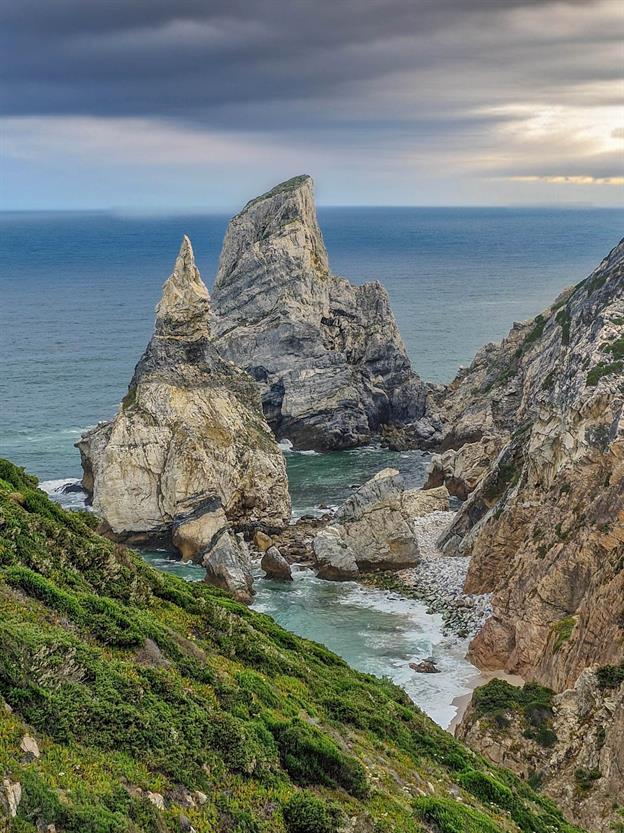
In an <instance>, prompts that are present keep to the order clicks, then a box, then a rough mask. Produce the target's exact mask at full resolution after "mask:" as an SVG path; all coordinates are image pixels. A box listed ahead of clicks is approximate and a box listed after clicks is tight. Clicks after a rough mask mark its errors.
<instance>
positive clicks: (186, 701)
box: [0, 461, 578, 833]
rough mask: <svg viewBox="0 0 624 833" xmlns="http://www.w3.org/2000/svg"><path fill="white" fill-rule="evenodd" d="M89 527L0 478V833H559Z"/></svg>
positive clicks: (373, 694)
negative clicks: (11, 798)
mask: <svg viewBox="0 0 624 833" xmlns="http://www.w3.org/2000/svg"><path fill="white" fill-rule="evenodd" d="M95 523H96V520H95V519H94V517H93V516H90V515H88V514H86V513H70V512H66V511H64V510H63V509H61V508H60V507H59V506H58V505H57V504H55V503H53V502H52V501H50V500H49V499H48V498H47V496H46V495H45V494H44V493H43V492H41V491H39V490H38V489H37V481H36V479H35V478H34V477H31V476H29V475H27V474H26V473H25V472H24V471H23V470H21V469H18V468H16V467H15V466H13V465H12V464H11V463H9V462H7V461H0V635H1V636H0V639H1V642H0V807H2V806H3V807H4V811H0V830H5V831H7V833H36V831H40V830H48V829H51V830H52V829H55V830H56V833H62V832H63V831H71V833H124V831H128V833H131V832H133V833H139V831H140V832H141V833H143V831H145V833H167V832H168V831H172V833H178V831H185V830H187V831H190V830H192V829H194V830H195V831H197V833H208V832H209V831H210V833H212V831H225V832H226V833H274V832H275V833H336V831H338V830H345V831H354V833H355V831H365V833H415V831H440V833H496V832H497V831H510V832H511V831H524V832H526V833H556V832H557V831H560V832H561V833H575V831H578V828H575V827H573V826H572V825H569V824H567V823H566V822H565V821H564V820H563V818H562V816H561V815H560V813H559V811H558V810H557V809H556V808H555V807H554V805H553V804H552V803H551V802H550V801H548V800H547V799H545V798H543V797H541V796H539V795H538V794H536V793H535V792H533V791H532V790H531V789H530V787H529V786H528V785H526V784H525V783H524V782H522V781H520V780H519V779H518V778H516V777H515V776H514V775H512V774H511V773H510V772H507V771H505V770H502V769H497V768H496V767H493V766H491V765H489V764H488V763H487V762H486V761H485V760H484V759H482V758H481V757H479V756H477V755H475V754H474V753H473V752H471V751H470V750H469V749H468V748H467V747H465V746H463V745H462V744H461V743H459V742H457V741H455V740H454V739H453V738H452V737H451V735H449V734H448V733H446V732H444V731H443V730H441V729H440V728H438V727H437V726H436V725H435V724H434V723H433V722H432V721H431V720H430V719H429V718H428V717H427V716H426V715H424V714H423V713H422V712H421V711H420V710H419V709H418V708H417V707H416V706H414V705H413V704H412V703H411V701H410V700H409V698H408V697H407V695H406V694H405V693H404V692H403V691H402V690H401V689H399V688H397V687H396V686H394V685H393V684H391V683H390V682H388V681H385V680H380V679H377V678H375V677H372V676H368V675H366V674H361V673H358V672H356V671H353V670H351V669H350V668H349V667H348V665H347V664H346V663H345V662H344V661H343V660H342V659H340V658H339V657H337V656H335V655H334V654H332V653H330V652H329V651H328V650H326V649H325V648H323V647H322V646H320V645H318V644H316V643H313V642H309V641H307V640H305V639H301V638H299V637H297V636H294V635H293V634H291V633H289V632H287V631H285V630H283V629H282V628H280V627H279V626H278V625H276V624H275V622H273V620H272V619H270V618H269V617H267V616H264V615H261V614H258V613H255V612H254V611H251V610H248V609H247V608H246V607H244V606H242V605H240V604H237V603H235V602H233V601H232V600H231V599H229V598H228V597H227V596H226V595H224V594H223V593H221V592H219V591H218V590H215V589H214V588H212V587H209V586H208V585H205V584H202V583H193V584H190V583H187V582H184V581H182V580H180V579H178V578H176V577H174V576H172V575H167V574H164V573H160V572H158V571H156V570H154V569H152V568H151V567H149V566H148V565H147V564H145V563H144V562H143V561H142V559H141V557H140V556H139V555H138V554H137V553H135V552H132V551H131V550H128V549H126V548H123V547H120V546H118V545H115V544H114V543H112V542H110V541H109V540H107V539H105V538H102V537H101V536H99V535H98V534H97V533H96V532H95V531H94V524H95ZM24 736H28V737H31V738H34V739H35V740H36V742H37V744H38V747H39V756H38V757H36V756H33V755H32V753H31V754H28V753H25V752H24V751H22V749H21V748H20V744H21V743H22V740H23V738H24ZM16 783H19V784H20V786H21V800H20V802H19V806H18V809H17V815H16V816H14V817H12V816H11V815H10V813H9V811H8V804H7V801H6V795H7V789H8V788H9V787H10V785H12V784H16ZM49 825H54V828H48V826H49Z"/></svg>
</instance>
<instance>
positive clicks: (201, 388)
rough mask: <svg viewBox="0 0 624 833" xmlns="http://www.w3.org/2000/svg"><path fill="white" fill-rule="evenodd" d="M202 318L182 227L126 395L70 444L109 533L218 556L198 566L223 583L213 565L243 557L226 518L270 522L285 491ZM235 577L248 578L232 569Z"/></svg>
mask: <svg viewBox="0 0 624 833" xmlns="http://www.w3.org/2000/svg"><path fill="white" fill-rule="evenodd" d="M212 320H213V318H212V311H211V305H210V297H209V294H208V290H207V289H206V287H205V285H204V284H203V282H202V280H201V277H200V274H199V270H198V269H197V267H196V265H195V259H194V256H193V250H192V247H191V243H190V240H189V239H188V237H185V238H184V240H183V242H182V246H181V248H180V253H179V255H178V257H177V260H176V263H175V268H174V271H173V273H172V275H171V276H170V277H169V279H168V280H167V282H166V283H165V285H164V287H163V295H162V299H161V301H160V303H159V304H158V306H157V308H156V326H155V331H154V335H153V336H152V339H151V341H150V343H149V345H148V347H147V349H146V351H145V353H144V354H143V356H142V357H141V359H140V361H139V363H138V364H137V366H136V369H135V372H134V376H133V378H132V381H131V382H130V386H129V388H128V393H127V395H126V396H125V398H124V400H123V402H122V404H121V406H120V408H119V410H118V412H117V414H116V416H115V417H114V419H113V420H111V421H110V422H106V423H101V424H99V425H98V426H97V427H96V428H95V429H93V430H92V431H89V432H88V433H86V434H85V435H84V436H83V437H82V438H81V440H80V441H79V442H78V443H77V446H78V448H79V449H80V453H81V457H82V466H83V470H84V477H83V484H84V487H85V488H86V490H87V491H88V492H89V494H90V495H91V499H92V503H93V508H94V510H95V512H96V513H97V514H98V515H99V516H100V517H101V518H102V520H103V525H104V527H105V529H106V530H107V532H108V533H109V534H110V535H112V536H113V537H115V538H116V539H118V540H122V541H130V542H135V543H142V542H145V543H147V542H165V543H168V542H172V543H173V544H174V545H175V546H177V548H178V549H179V550H180V552H181V553H182V555H183V557H184V558H189V559H193V560H195V561H198V562H202V563H206V566H207V568H208V567H209V566H210V565H208V563H207V560H208V561H209V560H210V558H211V554H213V555H214V557H215V558H216V557H217V555H218V557H219V561H220V567H219V569H218V570H214V569H212V567H214V566H215V565H212V566H211V568H210V569H208V573H209V575H210V574H211V573H212V574H213V575H216V574H218V575H219V579H218V582H216V583H219V584H220V585H221V586H226V584H227V582H226V581H224V580H223V572H224V569H225V568H224V567H223V564H232V563H234V562H238V561H241V559H242V561H241V563H242V562H244V560H245V559H244V552H243V548H242V544H241V543H240V541H239V540H238V538H237V537H236V536H235V535H234V534H233V532H231V531H230V524H233V525H235V526H236V527H240V528H242V527H253V526H254V525H255V524H256V523H262V524H263V526H264V527H265V528H266V527H269V528H270V527H281V526H283V525H284V524H285V523H286V522H287V520H288V518H289V517H290V498H289V495H288V482H287V477H286V471H285V466H284V460H283V456H282V453H281V451H280V449H279V447H278V445H277V443H276V441H275V438H274V437H273V435H272V433H271V431H270V429H269V426H268V425H267V423H266V421H265V419H264V417H263V414H262V408H261V403H260V397H259V394H258V390H257V385H256V384H255V383H254V382H253V380H252V379H250V378H249V376H248V375H247V374H246V373H244V372H243V371H241V370H239V369H238V368H236V367H235V366H234V365H232V364H231V363H230V362H229V361H227V360H225V359H223V358H222V357H221V356H220V355H219V352H218V351H217V349H216V348H215V346H214V341H213V336H212ZM230 549H232V551H233V553H234V556H236V557H233V555H232V552H230V551H229V550H230ZM225 550H228V552H225ZM239 555H240V559H239ZM226 572H227V571H226ZM235 583H236V586H237V587H239V586H242V584H247V583H248V582H247V579H246V578H244V577H243V578H241V576H239V577H238V578H237V580H236V582H235ZM235 595H238V596H239V597H241V598H242V597H243V596H245V595H246V594H245V593H240V592H238V591H236V593H235Z"/></svg>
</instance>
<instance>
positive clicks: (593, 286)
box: [579, 275, 608, 295]
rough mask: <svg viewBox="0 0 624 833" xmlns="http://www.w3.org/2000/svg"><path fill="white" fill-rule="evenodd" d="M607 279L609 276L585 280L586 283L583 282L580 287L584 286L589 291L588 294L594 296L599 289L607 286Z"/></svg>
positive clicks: (598, 276)
mask: <svg viewBox="0 0 624 833" xmlns="http://www.w3.org/2000/svg"><path fill="white" fill-rule="evenodd" d="M607 277H608V275H596V276H595V277H593V278H592V279H591V280H590V279H589V278H585V280H584V281H581V283H580V284H579V286H584V287H585V288H586V289H587V294H588V295H592V294H593V293H594V292H595V291H596V290H597V289H601V288H602V287H603V286H604V285H605V283H606V282H607Z"/></svg>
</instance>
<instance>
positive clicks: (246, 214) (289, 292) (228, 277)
mask: <svg viewBox="0 0 624 833" xmlns="http://www.w3.org/2000/svg"><path fill="white" fill-rule="evenodd" d="M213 305H214V309H215V324H214V326H215V333H216V335H217V344H218V346H219V350H220V351H221V353H222V354H223V355H224V356H226V357H227V358H229V359H231V360H232V361H233V362H234V363H235V364H237V365H238V366H239V367H242V368H244V369H245V370H247V371H248V372H249V373H250V375H251V376H252V377H253V378H254V379H255V380H256V381H257V382H258V383H259V385H260V388H261V391H262V402H263V407H264V412H265V414H266V417H267V420H268V421H269V424H270V425H271V427H272V428H273V430H274V431H275V433H276V435H277V436H278V437H280V438H287V439H289V440H291V441H292V442H293V443H294V445H295V446H296V447H298V448H315V449H319V450H325V449H332V448H346V447H349V446H355V445H358V444H361V443H363V442H366V441H367V440H368V439H369V438H370V437H371V435H372V434H374V433H375V432H378V431H379V429H380V428H381V427H382V426H384V425H405V424H408V423H409V424H412V425H414V429H413V434H414V436H415V437H416V438H419V439H420V441H431V440H432V437H434V435H435V425H432V424H431V423H430V422H429V421H427V420H426V419H424V420H423V416H424V414H425V404H426V401H425V400H426V395H427V388H426V387H425V386H424V385H423V384H422V382H421V381H420V380H419V379H418V377H417V376H416V375H415V374H414V373H413V372H412V369H411V366H410V362H409V359H408V357H407V354H406V352H405V347H404V346H403V342H402V340H401V337H400V335H399V331H398V328H397V325H396V322H395V320H394V316H393V315H392V312H391V310H390V304H389V301H388V296H387V294H386V291H385V290H384V289H383V287H382V286H381V285H380V284H379V283H368V284H364V285H362V286H353V285H351V284H350V283H349V282H348V281H346V280H343V279H341V278H337V277H335V276H334V275H332V274H331V273H330V270H329V263H328V259H327V252H326V251H325V246H324V243H323V239H322V236H321V232H320V229H319V226H318V223H317V219H316V211H315V206H314V196H313V187H312V180H311V179H310V177H308V176H301V177H296V178H295V179H292V180H289V181H288V182H285V183H282V184H281V185H278V186H277V187H276V188H274V189H273V190H272V191H269V192H268V193H267V194H264V195H263V196H261V197H258V198H257V199H255V200H252V201H251V202H250V203H248V204H247V205H246V206H245V208H244V209H243V210H242V211H241V213H240V214H238V215H237V216H236V217H234V219H233V220H232V221H231V223H230V225H229V228H228V231H227V234H226V237H225V241H224V244H223V250H222V253H221V260H220V264H219V271H218V274H217V279H216V283H215V287H214V290H213Z"/></svg>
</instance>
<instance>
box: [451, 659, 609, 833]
mask: <svg viewBox="0 0 624 833" xmlns="http://www.w3.org/2000/svg"><path fill="white" fill-rule="evenodd" d="M622 676H624V673H623V675H622ZM604 678H605V675H604V674H601V673H599V674H598V675H597V674H596V673H595V672H594V671H592V670H590V669H587V670H585V671H583V673H582V674H581V675H580V676H579V678H578V680H577V681H576V683H575V685H574V687H573V688H570V689H568V690H566V691H564V692H563V693H561V694H559V695H556V696H554V697H553V698H552V700H551V703H550V705H544V704H539V703H537V702H536V701H535V699H533V702H531V699H532V698H534V696H535V695H533V694H531V695H530V696H529V697H527V698H526V700H527V702H526V704H525V706H524V707H523V708H518V707H517V706H516V705H514V704H513V702H512V703H508V704H503V705H502V706H501V707H499V708H496V709H490V710H484V709H483V708H482V705H481V701H483V702H485V698H480V696H479V693H480V691H486V689H488V688H490V687H491V684H490V686H486V688H485V689H481V690H478V691H477V692H476V695H475V701H476V705H475V704H473V705H471V706H470V707H469V708H468V710H467V711H466V713H465V715H464V716H463V718H462V721H461V723H460V725H459V726H458V727H457V731H456V735H457V736H458V737H459V738H461V739H462V740H463V741H464V742H466V743H467V744H468V745H469V746H471V747H472V748H473V749H476V750H477V751H479V752H481V753H482V754H483V755H485V756H486V757H487V758H489V759H490V760H491V761H493V762H494V763H495V764H499V765H501V766H505V767H507V768H509V769H511V770H513V771H514V772H516V773H517V774H518V775H520V776H522V777H523V778H525V779H526V780H530V781H531V782H532V783H534V784H539V788H540V791H542V792H544V793H545V794H546V795H548V796H550V797H551V798H553V799H554V800H555V801H556V802H557V804H558V805H559V806H560V807H561V809H562V810H563V811H564V813H565V814H566V815H567V816H568V818H569V819H570V820H571V821H573V822H574V823H576V824H580V825H582V826H583V828H585V829H587V830H591V831H597V833H607V831H612V830H614V829H619V828H617V822H618V821H619V823H620V824H621V823H622V821H624V818H623V816H622V815H621V808H619V809H618V803H617V800H614V799H615V797H616V796H621V795H622V783H623V775H622V774H623V773H624V685H622V684H620V685H615V686H613V687H611V686H605V685H604V684H603V681H604ZM499 685H500V684H499ZM510 700H513V697H511V698H510Z"/></svg>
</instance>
